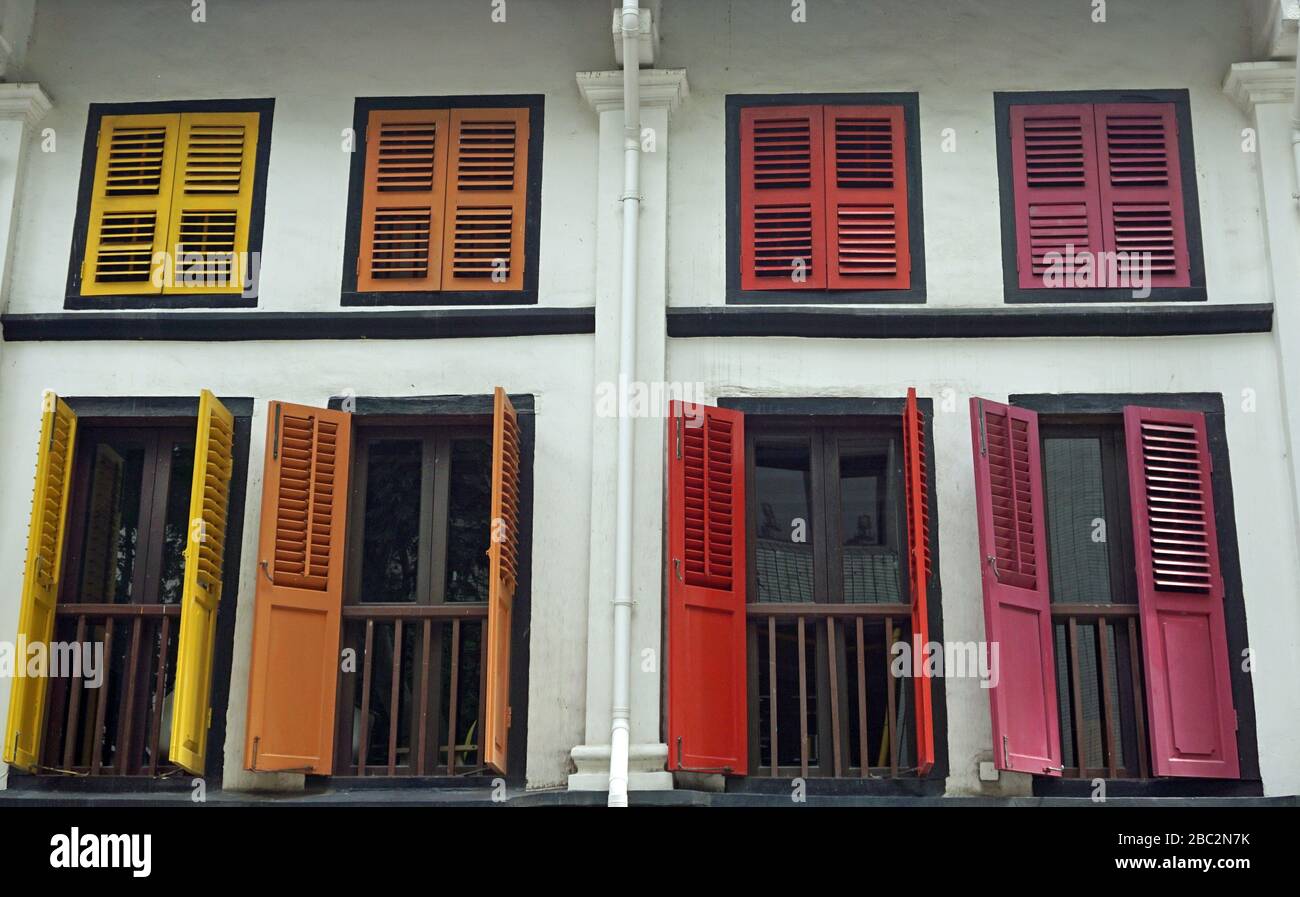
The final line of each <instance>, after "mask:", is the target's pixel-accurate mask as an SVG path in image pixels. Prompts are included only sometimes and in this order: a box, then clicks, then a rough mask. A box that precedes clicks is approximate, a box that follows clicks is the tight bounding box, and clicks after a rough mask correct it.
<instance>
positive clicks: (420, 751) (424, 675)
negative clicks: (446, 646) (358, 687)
mask: <svg viewBox="0 0 1300 897" xmlns="http://www.w3.org/2000/svg"><path fill="white" fill-rule="evenodd" d="M432 629H433V620H431V619H429V618H428V617H426V618H425V620H424V627H423V632H422V633H421V648H420V713H419V720H420V721H419V728H418V729H417V731H416V737H415V744H416V747H415V774H416V775H417V776H422V775H424V753H425V751H426V750H428V744H427V743H426V741H425V739H426V738H427V735H428V729H429V692H430V691H432V688H430V682H429V650H430V642H431V640H432V637H433V633H432V631H431V630H432Z"/></svg>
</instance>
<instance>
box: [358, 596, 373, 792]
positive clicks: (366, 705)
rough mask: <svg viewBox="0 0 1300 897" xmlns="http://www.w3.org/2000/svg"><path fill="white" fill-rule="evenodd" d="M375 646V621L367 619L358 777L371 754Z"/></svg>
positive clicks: (362, 773)
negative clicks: (371, 689) (372, 663)
mask: <svg viewBox="0 0 1300 897" xmlns="http://www.w3.org/2000/svg"><path fill="white" fill-rule="evenodd" d="M374 646H375V621H374V618H373V617H367V618H366V652H365V659H364V660H363V661H362V662H361V670H362V672H361V730H360V731H361V737H360V738H358V739H357V775H359V776H363V775H365V774H366V757H367V756H369V754H370V661H371V654H372V653H373V652H372V649H373V648H374Z"/></svg>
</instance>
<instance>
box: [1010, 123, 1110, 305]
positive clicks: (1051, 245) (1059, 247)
mask: <svg viewBox="0 0 1300 897" xmlns="http://www.w3.org/2000/svg"><path fill="white" fill-rule="evenodd" d="M1011 171H1012V178H1013V184H1014V189H1015V194H1016V243H1017V246H1016V267H1017V270H1018V271H1019V275H1020V287H1021V288H1022V289H1038V288H1043V287H1046V286H1048V285H1049V284H1047V283H1045V282H1044V275H1045V274H1046V273H1047V272H1048V270H1049V268H1050V267H1051V266H1052V261H1053V259H1051V258H1050V257H1049V254H1051V253H1055V254H1057V255H1058V256H1059V257H1060V261H1059V263H1058V271H1059V273H1060V274H1061V275H1063V276H1067V277H1068V276H1070V275H1072V274H1073V272H1074V269H1075V267H1076V265H1075V264H1072V263H1071V262H1070V256H1071V255H1072V254H1073V255H1079V254H1081V253H1085V252H1086V253H1092V254H1094V255H1095V254H1096V253H1098V252H1100V251H1101V249H1102V226H1101V199H1100V194H1099V189H1098V181H1097V141H1096V137H1095V135H1094V132H1093V107H1092V106H1088V105H1067V106H1013V107H1012V108H1011ZM1060 285H1064V284H1058V286H1060ZM1080 286H1091V284H1081V285H1080Z"/></svg>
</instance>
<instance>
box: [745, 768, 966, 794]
mask: <svg viewBox="0 0 1300 897" xmlns="http://www.w3.org/2000/svg"><path fill="white" fill-rule="evenodd" d="M945 778H946V777H945V776H943V775H936V774H934V773H931V774H930V775H929V776H926V777H924V778H922V777H920V776H917V775H915V774H913V775H904V774H900V775H899V776H898V777H897V778H889V777H888V776H876V777H872V778H866V779H862V778H821V777H817V776H810V777H808V778H806V779H804V780H803V782H804V793H805V794H808V795H813V796H818V797H942V796H943V792H944V781H945ZM793 781H794V780H793V779H792V778H788V777H777V778H772V777H770V776H765V775H763V774H762V773H761V772H760V773H757V774H755V775H752V776H743V777H728V778H727V780H726V793H727V794H750V795H772V796H781V797H784V798H785V799H786V800H789V799H790V794H791V791H792V783H793Z"/></svg>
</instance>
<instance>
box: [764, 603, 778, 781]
mask: <svg viewBox="0 0 1300 897" xmlns="http://www.w3.org/2000/svg"><path fill="white" fill-rule="evenodd" d="M767 707H768V716H769V722H770V724H771V725H770V729H771V735H770V736H769V737H770V738H771V747H772V777H773V778H775V777H776V776H777V775H778V770H779V768H780V766H781V757H780V752H779V751H778V750H777V744H778V742H777V728H776V617H773V616H769V617H768V618H767Z"/></svg>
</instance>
